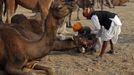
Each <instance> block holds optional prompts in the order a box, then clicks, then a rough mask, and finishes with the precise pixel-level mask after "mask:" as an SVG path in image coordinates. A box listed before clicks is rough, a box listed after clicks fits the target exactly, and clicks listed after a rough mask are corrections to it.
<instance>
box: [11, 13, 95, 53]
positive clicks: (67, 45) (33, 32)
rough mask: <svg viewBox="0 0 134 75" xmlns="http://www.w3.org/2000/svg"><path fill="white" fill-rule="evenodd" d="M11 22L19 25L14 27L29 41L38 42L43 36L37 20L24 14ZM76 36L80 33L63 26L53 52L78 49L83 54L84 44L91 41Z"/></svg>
mask: <svg viewBox="0 0 134 75" xmlns="http://www.w3.org/2000/svg"><path fill="white" fill-rule="evenodd" d="M64 20H65V19H64ZM11 22H12V23H16V24H19V26H14V27H15V28H16V29H17V30H19V31H21V33H22V35H24V36H25V37H26V38H27V39H29V40H36V39H37V38H39V37H40V36H41V33H42V29H41V24H39V23H38V22H37V21H36V20H33V19H27V18H26V17H25V16H24V15H23V14H17V15H15V16H13V17H12V19H11ZM20 28H21V29H20ZM26 30H28V31H26ZM74 36H78V33H73V32H70V31H67V28H66V24H63V25H62V26H61V27H60V28H58V30H57V33H56V38H57V39H56V40H55V42H54V45H53V50H54V51H65V50H71V49H76V48H77V49H78V51H79V52H81V51H82V50H81V48H82V47H83V46H84V42H89V40H88V39H87V38H84V37H74ZM93 36H94V35H91V36H90V37H93ZM80 38H81V41H83V42H80V40H79V39H80ZM94 39H95V37H94ZM90 40H91V41H90V43H93V41H92V39H90ZM78 43H81V44H79V45H78V46H77V44H78ZM80 45H81V46H80ZM79 46H80V47H79ZM91 46H92V44H89V45H88V47H91ZM84 47H86V46H84ZM86 49H87V47H86Z"/></svg>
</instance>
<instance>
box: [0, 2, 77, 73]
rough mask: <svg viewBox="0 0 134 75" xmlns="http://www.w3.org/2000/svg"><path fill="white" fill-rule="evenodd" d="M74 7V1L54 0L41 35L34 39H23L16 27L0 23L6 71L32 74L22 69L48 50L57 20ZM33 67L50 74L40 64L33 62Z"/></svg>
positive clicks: (54, 35)
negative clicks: (62, 0)
mask: <svg viewBox="0 0 134 75" xmlns="http://www.w3.org/2000/svg"><path fill="white" fill-rule="evenodd" d="M75 8H76V5H75V4H74V3H72V4H70V3H66V2H60V1H58V0H55V1H54V3H53V4H52V5H51V8H50V10H49V14H48V16H47V18H46V20H45V24H44V28H45V30H44V32H43V35H42V37H41V38H40V39H39V40H35V41H30V40H28V39H25V37H23V36H22V35H21V34H20V33H19V32H18V31H17V30H16V29H14V28H12V27H10V26H5V25H0V37H1V40H2V41H3V43H4V49H2V50H0V52H2V51H3V52H4V54H3V56H2V58H3V59H4V58H5V60H6V62H5V66H4V67H5V70H6V72H8V73H9V74H12V75H33V73H34V72H33V71H29V72H26V71H23V70H22V69H23V68H24V67H27V66H28V67H30V65H33V63H30V62H32V61H34V60H36V59H39V58H41V57H44V56H46V55H47V54H48V53H49V52H50V50H51V48H52V45H53V43H54V40H55V38H56V34H55V33H56V30H57V28H58V27H59V26H60V23H59V21H60V20H61V19H62V18H64V17H65V16H67V15H68V14H70V13H71V12H72V11H73V10H74V9H75ZM7 33H8V34H7ZM5 43H6V44H5ZM4 56H5V57H4ZM6 56H7V57H6ZM0 63H1V62H0ZM33 68H34V69H35V70H45V72H46V73H47V75H51V72H50V70H49V69H48V68H47V67H45V66H42V65H40V64H34V67H33Z"/></svg>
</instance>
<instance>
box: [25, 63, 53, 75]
mask: <svg viewBox="0 0 134 75" xmlns="http://www.w3.org/2000/svg"><path fill="white" fill-rule="evenodd" d="M25 68H29V69H34V70H35V71H36V73H43V74H47V75H53V72H52V70H51V68H48V67H45V66H44V65H43V64H40V63H39V61H32V62H29V63H27V64H26V65H25Z"/></svg>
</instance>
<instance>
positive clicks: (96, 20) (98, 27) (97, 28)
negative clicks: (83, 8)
mask: <svg viewBox="0 0 134 75" xmlns="http://www.w3.org/2000/svg"><path fill="white" fill-rule="evenodd" d="M91 21H92V23H93V24H94V26H95V29H96V30H100V29H101V25H100V22H99V19H98V17H97V16H96V15H93V16H92V17H91Z"/></svg>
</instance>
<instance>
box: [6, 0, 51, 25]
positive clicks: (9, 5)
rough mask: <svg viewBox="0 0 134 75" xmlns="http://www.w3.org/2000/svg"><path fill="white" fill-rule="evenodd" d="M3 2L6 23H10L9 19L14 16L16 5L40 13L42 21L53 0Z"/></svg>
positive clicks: (10, 0)
mask: <svg viewBox="0 0 134 75" xmlns="http://www.w3.org/2000/svg"><path fill="white" fill-rule="evenodd" d="M4 2H5V5H6V6H5V7H6V8H5V12H6V13H7V14H6V15H7V19H6V22H7V23H10V21H11V17H12V16H13V15H14V13H15V10H16V8H17V5H21V6H22V7H24V8H27V9H30V10H33V11H39V12H41V16H42V20H44V19H45V17H46V16H47V14H48V10H49V8H50V5H51V3H52V2H53V0H4Z"/></svg>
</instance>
